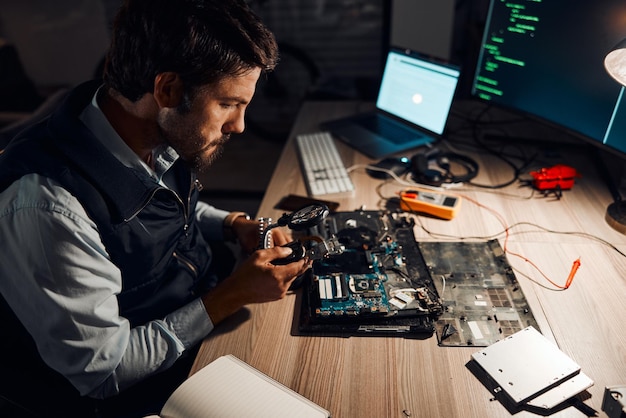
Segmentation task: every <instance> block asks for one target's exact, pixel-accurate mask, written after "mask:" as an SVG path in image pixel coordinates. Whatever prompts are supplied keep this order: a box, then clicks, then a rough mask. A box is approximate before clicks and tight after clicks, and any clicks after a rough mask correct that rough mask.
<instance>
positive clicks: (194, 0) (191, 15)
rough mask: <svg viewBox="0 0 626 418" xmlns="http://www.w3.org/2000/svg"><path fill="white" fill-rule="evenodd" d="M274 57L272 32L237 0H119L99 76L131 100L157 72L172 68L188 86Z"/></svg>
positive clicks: (269, 65) (267, 66)
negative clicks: (102, 71) (101, 74)
mask: <svg viewBox="0 0 626 418" xmlns="http://www.w3.org/2000/svg"><path fill="white" fill-rule="evenodd" d="M277 61H278V47H277V45H276V40H275V39H274V36H273V34H272V33H271V32H270V31H269V30H268V29H267V28H266V27H265V25H264V24H263V23H262V22H261V20H260V19H259V17H258V16H257V15H256V14H255V13H254V12H253V11H252V10H251V9H250V8H249V7H248V6H247V4H246V3H245V2H244V1H243V0H125V1H124V4H123V5H122V7H121V8H120V10H119V12H118V14H117V16H116V18H115V22H114V25H113V37H112V40H111V47H110V49H109V52H108V54H107V59H106V63H105V69H104V82H105V84H106V85H107V86H108V87H110V88H113V89H114V90H116V91H118V92H119V93H121V94H122V95H123V96H124V97H126V98H127V99H129V100H131V101H137V100H139V99H140V98H141V97H142V96H143V95H144V94H146V93H149V92H152V91H153V88H154V79H155V77H156V75H157V74H159V73H163V72H168V71H171V72H175V73H178V74H179V75H180V77H181V79H182V81H183V84H184V86H185V90H186V91H187V92H189V91H193V90H194V89H195V88H197V87H199V86H202V85H206V84H212V83H215V82H217V81H220V80H221V79H223V78H224V77H229V76H238V75H243V74H245V73H246V72H247V71H249V70H251V69H253V68H257V67H258V68H261V69H262V70H264V71H270V70H272V69H273V68H274V67H275V66H276V64H277Z"/></svg>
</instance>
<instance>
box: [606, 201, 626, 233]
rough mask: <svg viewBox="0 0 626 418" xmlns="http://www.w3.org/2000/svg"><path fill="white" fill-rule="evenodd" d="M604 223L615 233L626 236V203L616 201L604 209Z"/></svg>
mask: <svg viewBox="0 0 626 418" xmlns="http://www.w3.org/2000/svg"><path fill="white" fill-rule="evenodd" d="M604 219H605V220H606V222H607V223H608V224H609V225H610V226H611V227H612V228H613V229H615V230H616V231H618V232H620V233H622V234H625V235H626V201H624V200H616V201H615V202H613V203H611V204H610V205H609V206H608V207H607V208H606V215H605V217H604Z"/></svg>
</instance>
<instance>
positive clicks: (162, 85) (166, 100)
mask: <svg viewBox="0 0 626 418" xmlns="http://www.w3.org/2000/svg"><path fill="white" fill-rule="evenodd" d="M153 96H154V100H156V102H157V104H158V105H159V107H176V106H178V105H179V104H180V103H181V100H182V98H183V81H182V80H181V79H180V76H179V75H178V74H177V73H173V72H165V73H159V74H157V76H156V77H155V78H154V93H153Z"/></svg>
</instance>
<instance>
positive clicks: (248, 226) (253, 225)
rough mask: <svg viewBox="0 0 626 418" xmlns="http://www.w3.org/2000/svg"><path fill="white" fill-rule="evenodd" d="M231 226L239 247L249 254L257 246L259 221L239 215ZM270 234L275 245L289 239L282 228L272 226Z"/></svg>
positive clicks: (258, 242) (282, 243)
mask: <svg viewBox="0 0 626 418" xmlns="http://www.w3.org/2000/svg"><path fill="white" fill-rule="evenodd" d="M232 228H233V232H234V233H235V236H236V237H237V241H238V242H239V245H241V248H242V249H243V251H244V252H245V253H246V254H251V253H252V252H253V251H254V250H256V249H257V248H259V244H260V236H261V234H260V231H259V221H256V220H252V219H246V218H244V217H240V218H237V219H235V221H234V222H233V226H232ZM271 234H272V241H273V242H274V246H276V247H278V246H281V245H284V244H287V243H288V242H290V241H291V240H290V239H289V235H288V234H287V233H286V232H285V231H284V228H274V229H272V232H271Z"/></svg>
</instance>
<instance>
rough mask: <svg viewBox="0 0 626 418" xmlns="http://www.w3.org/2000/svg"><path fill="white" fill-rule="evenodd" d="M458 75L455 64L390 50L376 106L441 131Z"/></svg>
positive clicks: (409, 120)
mask: <svg viewBox="0 0 626 418" xmlns="http://www.w3.org/2000/svg"><path fill="white" fill-rule="evenodd" d="M459 76H460V70H459V69H458V68H457V67H455V66H452V65H449V64H442V63H439V62H437V61H434V60H431V59H428V58H425V57H421V56H418V55H416V54H405V53H402V52H400V51H395V50H391V51H389V53H388V55H387V62H386V64H385V70H384V72H383V78H382V81H381V84H380V90H379V92H378V99H377V101H376V107H377V108H378V109H380V110H383V111H385V112H387V113H390V114H392V115H394V116H396V117H399V118H402V119H404V120H406V121H408V122H411V123H413V124H414V125H417V126H419V127H422V128H425V129H427V130H429V131H431V132H434V133H436V134H439V135H441V134H442V133H443V131H444V128H445V126H446V121H447V119H448V114H449V113H450V107H451V106H452V99H453V97H454V92H455V90H456V86H457V84H458V81H459Z"/></svg>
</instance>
